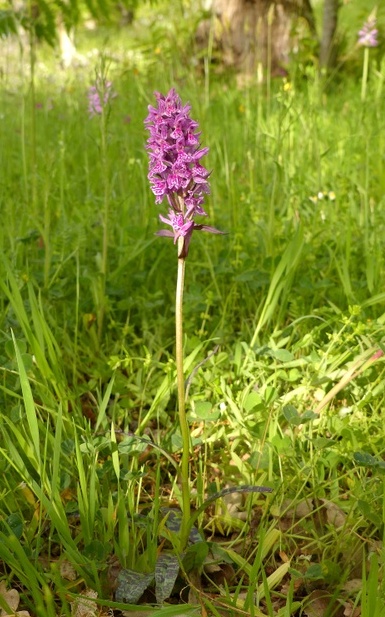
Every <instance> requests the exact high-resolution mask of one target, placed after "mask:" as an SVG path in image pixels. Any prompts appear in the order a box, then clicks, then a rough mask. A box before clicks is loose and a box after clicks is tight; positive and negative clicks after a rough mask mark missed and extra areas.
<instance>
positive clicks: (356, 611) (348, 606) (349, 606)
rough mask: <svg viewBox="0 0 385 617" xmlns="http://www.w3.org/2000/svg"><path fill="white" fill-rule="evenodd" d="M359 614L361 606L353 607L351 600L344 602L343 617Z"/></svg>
mask: <svg viewBox="0 0 385 617" xmlns="http://www.w3.org/2000/svg"><path fill="white" fill-rule="evenodd" d="M360 616H361V607H360V606H356V607H355V608H354V607H353V603H352V602H346V603H345V610H344V617H360Z"/></svg>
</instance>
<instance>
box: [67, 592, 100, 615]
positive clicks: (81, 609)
mask: <svg viewBox="0 0 385 617" xmlns="http://www.w3.org/2000/svg"><path fill="white" fill-rule="evenodd" d="M97 597H98V594H97V592H96V591H94V590H93V589H87V590H86V591H85V592H84V593H83V594H82V595H81V597H79V598H76V600H75V601H74V602H72V603H71V615H72V617H96V615H97V613H98V605H97V604H96V602H93V600H94V599H95V598H97Z"/></svg>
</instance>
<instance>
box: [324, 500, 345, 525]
mask: <svg viewBox="0 0 385 617" xmlns="http://www.w3.org/2000/svg"><path fill="white" fill-rule="evenodd" d="M320 501H321V502H322V503H323V506H324V508H325V510H326V518H327V522H328V523H329V525H334V527H337V529H338V528H339V527H343V526H344V525H345V523H346V514H345V512H344V511H343V510H341V508H340V507H339V506H337V504H335V503H333V502H332V501H328V500H327V499H321V500H320Z"/></svg>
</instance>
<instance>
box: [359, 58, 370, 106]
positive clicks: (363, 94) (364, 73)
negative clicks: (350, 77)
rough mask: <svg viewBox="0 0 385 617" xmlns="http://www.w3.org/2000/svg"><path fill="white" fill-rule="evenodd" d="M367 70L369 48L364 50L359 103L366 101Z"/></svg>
mask: <svg viewBox="0 0 385 617" xmlns="http://www.w3.org/2000/svg"><path fill="white" fill-rule="evenodd" d="M368 68H369V48H368V47H365V49H364V67H363V70H362V84H361V101H362V102H364V101H365V99H366V85H367V82H368Z"/></svg>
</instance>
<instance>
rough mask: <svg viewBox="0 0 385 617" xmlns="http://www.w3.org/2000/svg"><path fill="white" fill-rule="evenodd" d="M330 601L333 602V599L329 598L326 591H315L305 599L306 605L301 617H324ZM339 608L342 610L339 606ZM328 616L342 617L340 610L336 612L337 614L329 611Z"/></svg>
mask: <svg viewBox="0 0 385 617" xmlns="http://www.w3.org/2000/svg"><path fill="white" fill-rule="evenodd" d="M330 601H332V602H335V599H334V600H333V596H331V595H330V594H329V593H328V592H327V591H322V590H321V589H316V590H315V591H313V592H312V593H311V594H310V596H309V597H308V598H307V601H306V605H305V606H304V609H303V615H304V616H305V617H324V615H326V611H327V610H328V609H329V611H330V608H331V607H330ZM333 608H334V607H333ZM339 608H340V609H341V610H342V607H341V606H340V607H339ZM330 614H333V617H343V615H342V613H341V612H340V610H337V612H336V611H334V612H333V611H331V613H330Z"/></svg>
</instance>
